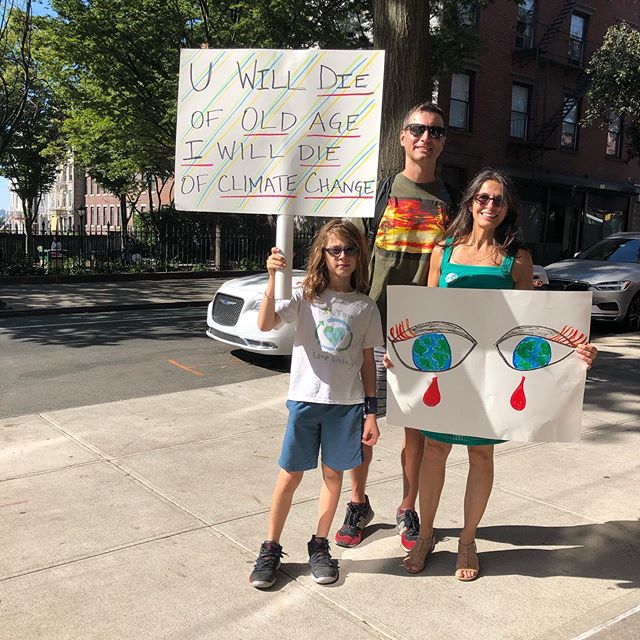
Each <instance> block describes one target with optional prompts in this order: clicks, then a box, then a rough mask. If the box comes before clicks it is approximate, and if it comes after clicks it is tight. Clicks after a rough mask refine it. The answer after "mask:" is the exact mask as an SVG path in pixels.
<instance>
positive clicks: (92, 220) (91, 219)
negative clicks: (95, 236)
mask: <svg viewBox="0 0 640 640" xmlns="http://www.w3.org/2000/svg"><path fill="white" fill-rule="evenodd" d="M95 215H96V212H95V211H94V210H93V205H91V206H90V207H89V226H90V227H91V226H94V225H95V224H96V219H95V217H94V216H95Z"/></svg>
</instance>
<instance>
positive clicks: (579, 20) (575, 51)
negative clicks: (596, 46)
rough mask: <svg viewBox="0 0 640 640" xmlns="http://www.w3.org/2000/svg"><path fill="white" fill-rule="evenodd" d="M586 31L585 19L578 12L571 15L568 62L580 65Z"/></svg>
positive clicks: (582, 57)
mask: <svg viewBox="0 0 640 640" xmlns="http://www.w3.org/2000/svg"><path fill="white" fill-rule="evenodd" d="M586 32H587V19H586V17H585V16H581V15H580V14H578V13H574V14H572V15H571V26H570V28H569V62H570V63H571V64H576V65H578V66H580V67H581V66H582V62H583V60H584V43H585V35H586Z"/></svg>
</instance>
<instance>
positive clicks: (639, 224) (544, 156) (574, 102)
mask: <svg viewBox="0 0 640 640" xmlns="http://www.w3.org/2000/svg"><path fill="white" fill-rule="evenodd" d="M464 19H465V20H466V21H467V22H468V24H469V28H470V29H475V30H477V31H478V33H479V35H480V37H481V38H482V40H483V41H484V42H485V43H486V45H487V46H486V49H485V51H484V52H483V53H482V54H481V55H479V56H478V57H477V58H475V59H473V60H469V61H467V62H466V64H465V68H464V70H463V71H462V72H460V73H457V74H453V75H452V76H447V77H444V78H441V80H440V84H439V103H440V105H441V106H442V107H443V108H444V109H445V111H447V113H448V116H449V131H448V134H447V144H446V147H445V151H444V153H443V155H442V157H441V162H442V171H443V177H444V178H445V179H446V180H447V181H448V182H450V183H451V184H452V185H454V186H456V187H459V188H460V187H462V186H463V185H464V184H465V183H466V181H467V180H468V179H469V178H470V177H471V176H473V175H474V173H475V172H476V171H478V170H479V169H481V168H482V167H485V166H496V167H499V168H502V169H504V170H505V171H506V172H507V173H508V174H509V175H510V176H511V177H512V178H513V179H514V180H515V182H516V184H517V186H518V191H519V193H520V197H521V199H522V201H523V213H524V215H523V220H522V226H523V230H524V232H525V237H526V240H527V242H528V243H529V244H530V246H531V247H532V249H533V252H534V259H535V261H536V262H539V263H541V264H548V263H550V262H553V261H554V260H557V259H559V258H563V257H566V256H570V255H572V254H573V253H574V252H575V251H577V250H578V249H581V248H584V247H586V246H588V245H590V244H592V243H593V242H595V241H596V240H598V239H600V238H602V237H604V236H606V235H608V234H609V233H612V232H614V231H618V230H640V204H639V201H640V166H639V165H638V163H637V161H633V162H631V163H626V162H625V161H624V157H625V151H624V149H625V135H624V122H623V121H622V120H621V119H620V118H618V117H616V115H615V114H612V115H611V119H610V122H609V123H608V124H607V123H604V126H602V127H601V126H600V124H599V123H594V124H593V125H591V126H589V127H583V126H581V124H580V120H581V118H582V115H583V113H584V96H585V94H586V92H587V90H588V77H587V75H586V73H585V66H586V63H587V62H588V60H589V57H590V56H591V54H592V53H593V52H594V51H595V50H596V49H597V48H598V47H599V46H600V44H602V40H603V37H604V34H605V32H606V30H607V28H608V27H609V26H611V25H613V24H615V23H616V22H617V21H618V20H619V19H624V20H626V21H627V22H629V23H631V24H636V25H638V24H640V15H639V10H638V5H637V3H636V2H635V0H616V2H608V1H605V0H590V2H589V3H586V2H578V1H577V0H522V1H521V2H520V4H519V5H518V4H515V3H513V2H507V0H496V2H493V3H491V4H490V5H489V6H488V7H486V8H484V9H479V10H477V11H476V13H475V15H465V16H464Z"/></svg>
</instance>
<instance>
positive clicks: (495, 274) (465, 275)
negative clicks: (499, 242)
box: [438, 238, 515, 289]
mask: <svg viewBox="0 0 640 640" xmlns="http://www.w3.org/2000/svg"><path fill="white" fill-rule="evenodd" d="M452 251H453V239H452V238H449V239H448V240H447V242H446V245H445V249H444V251H443V252H442V264H441V265H440V280H439V281H438V286H439V287H443V288H451V287H460V288H463V289H513V287H514V284H515V283H514V281H513V277H512V276H511V267H513V260H514V257H513V256H505V257H504V258H503V259H502V264H500V265H499V266H497V267H496V266H492V265H489V266H486V267H483V266H478V265H469V264H452V263H451V252H452Z"/></svg>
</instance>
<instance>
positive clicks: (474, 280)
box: [422, 238, 515, 446]
mask: <svg viewBox="0 0 640 640" xmlns="http://www.w3.org/2000/svg"><path fill="white" fill-rule="evenodd" d="M452 251H453V239H452V238H449V239H448V240H447V242H446V245H445V249H444V251H443V252H442V263H441V265H440V280H439V281H438V286H439V287H445V288H451V287H460V288H463V289H513V287H514V285H515V283H514V281H513V277H512V276H511V267H513V260H514V257H513V256H505V257H504V258H503V259H502V263H501V264H500V265H499V266H493V265H489V266H486V267H483V266H478V265H469V264H452V263H451V252H452ZM422 435H424V436H426V437H427V438H431V439H432V440H437V441H438V442H446V443H448V444H462V445H467V446H469V445H472V446H478V445H489V444H499V443H501V442H504V440H493V439H490V438H478V437H476V436H462V435H453V434H450V433H439V432H437V431H422Z"/></svg>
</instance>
